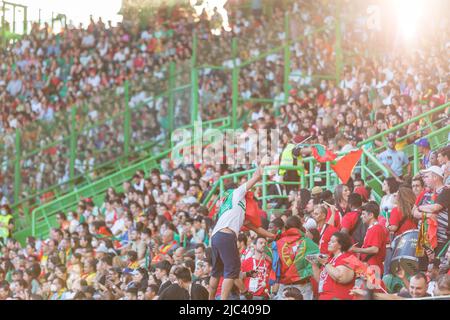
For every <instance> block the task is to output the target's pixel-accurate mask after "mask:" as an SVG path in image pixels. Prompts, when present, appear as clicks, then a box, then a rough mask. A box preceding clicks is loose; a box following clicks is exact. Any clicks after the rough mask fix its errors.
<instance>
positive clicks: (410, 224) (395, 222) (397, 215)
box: [389, 207, 417, 236]
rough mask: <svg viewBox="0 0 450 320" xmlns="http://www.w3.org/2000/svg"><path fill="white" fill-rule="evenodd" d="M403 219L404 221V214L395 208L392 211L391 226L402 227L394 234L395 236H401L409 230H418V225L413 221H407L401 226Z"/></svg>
mask: <svg viewBox="0 0 450 320" xmlns="http://www.w3.org/2000/svg"><path fill="white" fill-rule="evenodd" d="M402 219H403V215H402V212H401V211H400V209H399V208H397V207H395V208H393V209H392V211H391V216H390V218H389V224H390V225H392V226H397V227H400V228H399V229H397V231H396V232H395V233H394V235H395V236H399V235H401V234H402V233H404V232H406V231H408V230H414V229H417V224H416V223H415V222H414V221H413V220H411V219H405V220H404V222H403V224H402V225H401V226H400V223H401V221H402Z"/></svg>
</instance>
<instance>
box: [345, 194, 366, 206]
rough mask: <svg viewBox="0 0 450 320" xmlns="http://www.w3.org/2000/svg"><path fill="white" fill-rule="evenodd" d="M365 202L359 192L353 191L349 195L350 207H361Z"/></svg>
mask: <svg viewBox="0 0 450 320" xmlns="http://www.w3.org/2000/svg"><path fill="white" fill-rule="evenodd" d="M362 204H363V201H362V197H361V195H360V194H358V193H351V194H350V195H349V196H348V205H349V206H350V208H360V207H361V206H362Z"/></svg>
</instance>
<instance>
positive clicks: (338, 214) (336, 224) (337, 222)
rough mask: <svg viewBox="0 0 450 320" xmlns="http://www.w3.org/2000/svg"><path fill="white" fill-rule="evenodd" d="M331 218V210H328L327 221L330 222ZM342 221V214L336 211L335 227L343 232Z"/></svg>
mask: <svg viewBox="0 0 450 320" xmlns="http://www.w3.org/2000/svg"><path fill="white" fill-rule="evenodd" d="M330 217H331V210H330V209H328V213H327V218H326V220H325V221H328V220H329V219H330ZM341 220H342V216H341V213H340V212H339V211H336V213H335V214H334V226H335V227H336V228H338V229H339V230H341ZM339 230H338V231H339Z"/></svg>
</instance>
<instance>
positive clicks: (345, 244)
mask: <svg viewBox="0 0 450 320" xmlns="http://www.w3.org/2000/svg"><path fill="white" fill-rule="evenodd" d="M333 237H336V240H337V243H339V245H340V246H341V251H342V252H347V251H348V249H350V248H351V246H352V238H351V237H350V236H349V235H348V234H346V233H344V232H335V233H333Z"/></svg>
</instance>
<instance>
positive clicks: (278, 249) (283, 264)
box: [271, 228, 319, 284]
mask: <svg viewBox="0 0 450 320" xmlns="http://www.w3.org/2000/svg"><path fill="white" fill-rule="evenodd" d="M317 253H319V247H318V246H317V244H315V243H314V242H313V241H312V240H311V239H309V238H307V237H304V236H303V234H302V233H301V231H300V230H298V229H295V228H291V229H288V230H286V231H285V232H283V233H282V234H281V235H280V239H279V240H277V241H276V242H274V243H272V269H273V272H272V274H271V280H272V282H279V283H283V284H292V283H294V282H297V281H300V280H305V279H307V278H309V277H311V276H312V267H311V264H310V263H309V262H308V261H307V260H306V256H307V255H310V254H317Z"/></svg>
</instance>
